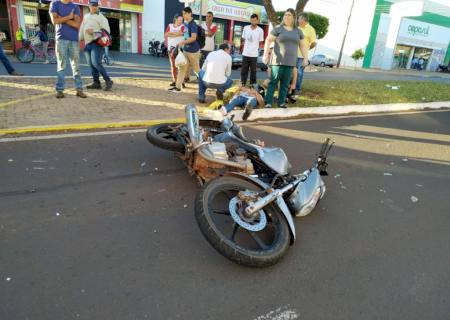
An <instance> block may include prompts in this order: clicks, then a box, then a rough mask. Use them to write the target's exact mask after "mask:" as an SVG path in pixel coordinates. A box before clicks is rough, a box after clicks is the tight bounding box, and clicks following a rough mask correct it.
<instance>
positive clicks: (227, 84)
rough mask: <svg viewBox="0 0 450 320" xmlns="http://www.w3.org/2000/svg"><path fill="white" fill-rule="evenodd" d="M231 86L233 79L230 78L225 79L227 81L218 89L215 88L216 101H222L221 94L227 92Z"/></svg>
mask: <svg viewBox="0 0 450 320" xmlns="http://www.w3.org/2000/svg"><path fill="white" fill-rule="evenodd" d="M232 85H233V79H231V78H230V77H228V78H227V81H226V82H225V83H224V84H223V85H221V86H220V87H219V88H217V99H218V100H223V94H224V93H225V91H227V90H228V89H229V88H231V86H232Z"/></svg>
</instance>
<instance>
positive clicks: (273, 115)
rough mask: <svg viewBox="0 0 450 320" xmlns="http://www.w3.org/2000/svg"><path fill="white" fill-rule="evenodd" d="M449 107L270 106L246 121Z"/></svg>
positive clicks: (238, 114)
mask: <svg viewBox="0 0 450 320" xmlns="http://www.w3.org/2000/svg"><path fill="white" fill-rule="evenodd" d="M447 108H450V101H439V102H426V103H391V104H378V105H350V106H333V107H314V108H286V109H282V108H272V109H255V110H253V112H252V114H251V115H250V117H249V119H248V121H257V120H267V119H270V120H274V119H288V118H299V117H302V116H337V115H348V114H364V113H385V112H399V111H418V110H427V109H431V110H437V109H447ZM233 112H234V113H235V114H236V116H235V120H237V121H241V120H242V115H243V114H244V112H243V111H233Z"/></svg>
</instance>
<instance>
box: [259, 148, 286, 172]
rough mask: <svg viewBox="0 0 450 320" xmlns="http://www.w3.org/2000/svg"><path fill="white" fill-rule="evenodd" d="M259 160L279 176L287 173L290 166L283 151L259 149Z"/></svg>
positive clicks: (279, 149) (278, 149)
mask: <svg viewBox="0 0 450 320" xmlns="http://www.w3.org/2000/svg"><path fill="white" fill-rule="evenodd" d="M259 158H260V159H261V160H262V161H263V162H264V163H265V164H266V165H267V166H269V168H271V169H272V170H274V171H275V172H276V173H278V174H281V175H285V174H288V173H289V169H290V168H291V164H290V163H289V160H288V158H287V156H286V154H285V153H284V151H283V149H281V148H261V149H260V150H259Z"/></svg>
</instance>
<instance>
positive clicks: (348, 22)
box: [337, 0, 355, 68]
mask: <svg viewBox="0 0 450 320" xmlns="http://www.w3.org/2000/svg"><path fill="white" fill-rule="evenodd" d="M354 4H355V0H352V6H351V7H350V13H349V15H348V19H347V27H346V28H345V34H344V38H343V39H342V45H341V51H339V58H338V61H337V68H339V67H340V65H341V59H342V52H343V51H344V45H345V38H347V32H348V26H349V24H350V19H351V17H352V12H353V5H354Z"/></svg>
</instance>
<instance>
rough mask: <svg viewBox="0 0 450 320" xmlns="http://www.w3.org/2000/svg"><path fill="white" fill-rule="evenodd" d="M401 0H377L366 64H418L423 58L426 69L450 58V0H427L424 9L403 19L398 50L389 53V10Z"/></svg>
mask: <svg viewBox="0 0 450 320" xmlns="http://www.w3.org/2000/svg"><path fill="white" fill-rule="evenodd" d="M399 2H401V1H399V0H377V3H376V8H375V11H374V16H373V22H372V30H371V33H370V37H369V42H368V45H367V48H366V55H365V58H364V63H363V67H364V68H380V67H381V66H382V65H387V69H411V68H417V60H420V59H422V60H423V63H424V64H423V66H422V67H421V69H422V68H423V70H427V71H435V70H436V69H437V67H438V66H439V65H440V64H448V63H449V61H450V1H447V2H445V1H437V0H434V1H433V0H425V1H424V6H423V13H422V14H421V15H420V16H416V17H404V18H402V19H401V22H400V27H399V29H398V35H397V37H396V41H395V46H394V54H393V56H392V55H388V56H385V48H386V39H387V36H388V32H389V27H390V24H391V23H392V17H391V16H390V14H389V12H390V10H391V7H392V5H394V4H395V3H399Z"/></svg>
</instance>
